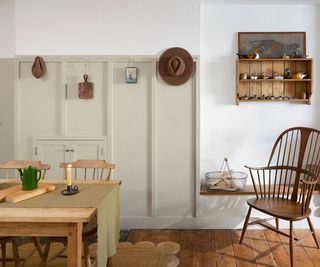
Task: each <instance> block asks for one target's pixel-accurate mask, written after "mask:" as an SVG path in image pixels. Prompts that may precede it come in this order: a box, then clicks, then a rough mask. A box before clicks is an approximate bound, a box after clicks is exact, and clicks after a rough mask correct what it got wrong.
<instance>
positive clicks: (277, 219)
mask: <svg viewBox="0 0 320 267" xmlns="http://www.w3.org/2000/svg"><path fill="white" fill-rule="evenodd" d="M275 220H276V228H277V229H278V230H279V218H275Z"/></svg>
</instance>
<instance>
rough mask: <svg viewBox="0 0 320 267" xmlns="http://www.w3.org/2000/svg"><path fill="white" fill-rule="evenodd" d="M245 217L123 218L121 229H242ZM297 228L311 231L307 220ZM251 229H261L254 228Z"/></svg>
mask: <svg viewBox="0 0 320 267" xmlns="http://www.w3.org/2000/svg"><path fill="white" fill-rule="evenodd" d="M311 219H312V222H313V224H314V225H315V226H316V225H320V218H319V217H314V216H312V217H311ZM243 221H244V217H229V218H216V217H192V218H173V217H166V218H164V217H121V218H120V227H121V229H242V226H243ZM294 227H295V228H300V229H309V226H308V223H307V220H302V221H299V222H294ZM280 228H282V229H287V228H289V224H288V223H287V222H286V221H281V220H280ZM250 229H261V227H258V226H252V227H250Z"/></svg>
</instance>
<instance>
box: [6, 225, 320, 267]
mask: <svg viewBox="0 0 320 267" xmlns="http://www.w3.org/2000/svg"><path fill="white" fill-rule="evenodd" d="M308 232H309V231H308V230H300V229H299V230H295V231H294V233H295V235H296V236H297V237H298V238H300V237H302V236H304V235H305V234H307V233H308ZM240 234H241V231H240V230H132V231H129V232H128V233H126V234H122V238H123V237H125V238H127V241H130V242H133V243H136V242H138V241H143V240H147V241H152V242H155V243H159V242H162V241H167V240H169V241H174V242H177V243H179V244H180V245H181V250H180V252H179V253H178V257H179V259H180V264H179V267H228V266H230V267H287V266H289V263H290V261H289V243H288V241H289V240H288V238H286V237H283V236H280V235H278V234H276V233H274V232H272V231H270V230H248V231H247V233H246V235H245V238H244V240H243V242H242V244H241V245H240V244H239V238H240ZM317 234H318V236H319V234H320V232H319V231H318V232H317ZM125 238H123V239H125ZM123 241H125V240H123ZM60 247H61V245H60V244H54V245H53V247H52V249H51V251H50V254H52V255H53V254H54V253H55V252H56V251H58V250H59V249H60ZM32 248H33V246H32V245H31V244H26V245H23V246H20V247H19V252H20V254H21V256H22V258H23V257H25V256H26V255H28V253H30V251H32ZM90 251H91V254H92V255H94V254H95V252H96V246H95V245H92V246H91V248H90ZM7 254H8V256H11V255H12V253H11V246H10V245H8V247H7ZM294 260H295V266H297V267H300V266H303V267H318V266H320V250H318V249H317V248H316V245H315V242H314V240H313V237H312V236H309V237H308V238H307V239H305V240H304V241H303V242H302V244H301V245H299V246H295V247H294ZM39 262H40V260H39V256H38V254H37V253H34V254H33V256H32V257H31V258H30V259H28V261H27V262H26V264H25V266H26V267H35V266H39ZM6 266H8V267H11V266H13V263H7V265H6ZM48 266H50V267H62V266H66V259H56V260H54V261H51V262H50V263H49V264H48ZM150 267H152V266H150Z"/></svg>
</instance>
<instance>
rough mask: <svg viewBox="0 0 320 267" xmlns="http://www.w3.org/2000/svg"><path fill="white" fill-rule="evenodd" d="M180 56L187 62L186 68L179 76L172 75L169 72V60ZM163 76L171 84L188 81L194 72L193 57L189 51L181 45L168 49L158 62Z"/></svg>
mask: <svg viewBox="0 0 320 267" xmlns="http://www.w3.org/2000/svg"><path fill="white" fill-rule="evenodd" d="M176 56H177V57H180V58H182V59H183V61H184V63H185V70H184V72H183V73H182V74H181V75H179V76H174V75H171V74H170V73H169V72H168V61H169V60H170V59H171V58H172V57H176ZM158 69H159V74H160V76H161V78H162V79H163V80H164V81H165V82H167V83H168V84H170V85H182V84H184V83H185V82H187V81H188V80H189V79H190V77H191V75H192V74H193V58H192V56H191V55H190V54H189V52H188V51H187V50H185V49H183V48H181V47H172V48H169V49H167V50H166V51H165V52H164V53H163V54H162V55H161V56H160V58H159V64H158Z"/></svg>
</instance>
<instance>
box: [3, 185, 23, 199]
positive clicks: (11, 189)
mask: <svg viewBox="0 0 320 267" xmlns="http://www.w3.org/2000/svg"><path fill="white" fill-rule="evenodd" d="M21 190H22V188H21V185H17V186H12V187H9V188H6V189H3V190H0V202H1V201H4V200H5V198H6V196H7V195H9V194H10V193H14V192H18V191H21Z"/></svg>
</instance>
